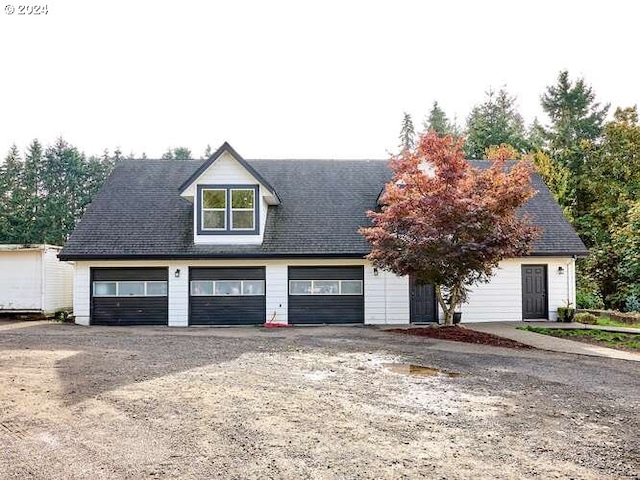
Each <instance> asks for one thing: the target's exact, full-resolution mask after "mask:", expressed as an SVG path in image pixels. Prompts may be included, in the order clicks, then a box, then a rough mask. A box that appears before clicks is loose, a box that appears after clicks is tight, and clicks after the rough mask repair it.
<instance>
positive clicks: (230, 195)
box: [229, 188, 256, 232]
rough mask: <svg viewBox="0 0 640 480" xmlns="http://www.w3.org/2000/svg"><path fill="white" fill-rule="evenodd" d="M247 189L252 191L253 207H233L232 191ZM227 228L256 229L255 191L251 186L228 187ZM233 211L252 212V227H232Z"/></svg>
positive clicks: (235, 230) (237, 229) (239, 229)
mask: <svg viewBox="0 0 640 480" xmlns="http://www.w3.org/2000/svg"><path fill="white" fill-rule="evenodd" d="M241 190H249V191H253V208H234V207H233V192H237V191H241ZM229 202H230V203H231V205H229V229H230V230H233V231H234V232H252V231H254V230H255V229H256V214H255V211H256V192H255V190H254V189H252V188H230V189H229ZM233 212H253V227H251V228H234V227H233Z"/></svg>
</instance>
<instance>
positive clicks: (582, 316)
mask: <svg viewBox="0 0 640 480" xmlns="http://www.w3.org/2000/svg"><path fill="white" fill-rule="evenodd" d="M574 319H575V321H576V322H578V323H584V324H586V325H595V324H597V323H598V317H596V316H595V315H593V314H592V313H587V312H583V313H576V316H575V317H574Z"/></svg>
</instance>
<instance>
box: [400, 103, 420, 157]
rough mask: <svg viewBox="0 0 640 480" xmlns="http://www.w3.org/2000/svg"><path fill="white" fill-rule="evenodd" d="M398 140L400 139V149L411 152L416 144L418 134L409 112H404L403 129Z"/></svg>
mask: <svg viewBox="0 0 640 480" xmlns="http://www.w3.org/2000/svg"><path fill="white" fill-rule="evenodd" d="M398 138H400V145H399V147H400V148H401V149H402V150H410V149H412V148H413V147H414V146H415V144H416V140H415V138H416V132H415V129H414V127H413V120H412V119H411V115H410V114H408V113H407V112H404V116H403V118H402V128H401V129H400V135H399V137H398Z"/></svg>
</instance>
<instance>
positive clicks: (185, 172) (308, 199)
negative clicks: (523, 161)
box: [60, 160, 586, 260]
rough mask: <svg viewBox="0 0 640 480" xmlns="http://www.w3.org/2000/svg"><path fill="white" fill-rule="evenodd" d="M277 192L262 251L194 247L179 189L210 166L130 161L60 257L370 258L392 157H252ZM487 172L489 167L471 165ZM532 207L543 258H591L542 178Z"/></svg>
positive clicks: (115, 174) (257, 248) (114, 177)
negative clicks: (371, 218)
mask: <svg viewBox="0 0 640 480" xmlns="http://www.w3.org/2000/svg"><path fill="white" fill-rule="evenodd" d="M247 162H248V163H249V164H250V165H251V166H252V167H253V168H254V169H255V170H256V171H257V172H259V174H260V175H261V176H262V177H263V178H264V179H265V180H266V181H267V182H269V184H270V185H272V186H273V188H274V189H275V190H276V191H277V192H278V195H279V197H280V199H281V202H282V203H281V204H280V205H278V206H272V207H269V210H268V213H267V225H266V228H265V233H264V241H263V243H262V245H242V246H238V245H194V243H193V206H192V204H191V203H190V202H189V201H187V200H185V199H184V198H182V197H180V192H179V187H180V186H181V185H183V183H184V182H185V181H186V180H187V179H189V178H190V177H191V176H192V175H193V174H194V172H196V171H197V170H198V168H199V167H200V166H201V164H202V162H201V161H193V160H188V161H185V160H127V161H123V162H121V163H120V164H119V165H118V166H117V168H116V169H115V170H114V172H113V173H112V175H111V176H110V177H109V179H108V180H107V182H106V184H105V186H104V188H103V189H102V191H101V192H100V193H99V194H98V195H97V196H96V198H95V199H94V201H93V203H92V204H91V205H90V207H89V208H88V209H87V211H86V213H85V215H84V217H83V218H82V221H81V222H80V224H79V225H78V226H77V228H76V229H75V231H74V232H73V234H72V235H71V237H70V239H69V241H68V242H67V244H66V245H65V247H64V249H63V250H62V252H61V254H60V257H61V258H62V259H65V260H73V259H78V260H80V259H98V258H104V259H107V258H113V259H116V258H135V257H148V258H198V257H199V258H207V257H208V258H215V257H238V258H239V257H252V256H273V257H275V256H308V257H313V256H316V257H322V256H326V257H332V256H333V257H340V256H344V257H361V256H363V255H365V254H366V253H367V252H368V250H369V247H368V244H367V242H366V241H365V240H364V239H363V237H362V236H361V235H360V234H359V233H358V227H360V226H361V225H366V224H368V219H367V217H366V215H365V212H366V211H367V210H369V209H373V208H375V207H376V201H377V197H378V194H379V193H380V190H381V189H382V187H383V186H384V184H385V183H386V182H387V181H388V180H389V179H390V178H391V172H390V171H389V169H388V167H387V162H386V161H384V160H248V161H247ZM472 163H474V164H475V165H476V166H481V165H482V164H483V163H485V164H486V162H472ZM534 187H535V189H536V190H538V191H539V193H538V194H537V195H536V196H535V197H534V198H533V199H532V200H530V201H529V203H528V204H527V206H526V208H525V210H526V211H527V212H529V213H530V214H531V215H532V216H533V219H534V221H535V223H536V224H538V225H540V226H541V227H543V229H544V234H543V236H542V237H541V239H540V240H538V241H537V243H536V245H535V248H534V251H533V254H534V255H574V254H575V255H583V254H585V253H586V249H585V247H584V244H583V243H582V242H581V241H580V238H579V237H578V236H577V235H576V233H575V232H574V231H573V229H572V228H571V226H570V225H569V223H568V222H567V221H566V219H565V218H564V216H563V215H562V211H561V210H560V207H559V206H558V205H557V203H556V202H555V200H554V199H553V197H552V196H551V193H550V192H549V190H548V189H547V187H546V186H545V185H544V183H543V182H542V180H541V179H540V178H539V177H538V176H537V175H536V176H534Z"/></svg>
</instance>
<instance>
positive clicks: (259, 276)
mask: <svg viewBox="0 0 640 480" xmlns="http://www.w3.org/2000/svg"><path fill="white" fill-rule="evenodd" d="M190 275H191V277H190V278H191V280H264V276H265V274H264V268H255V267H247V268H192V269H191V270H190Z"/></svg>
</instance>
